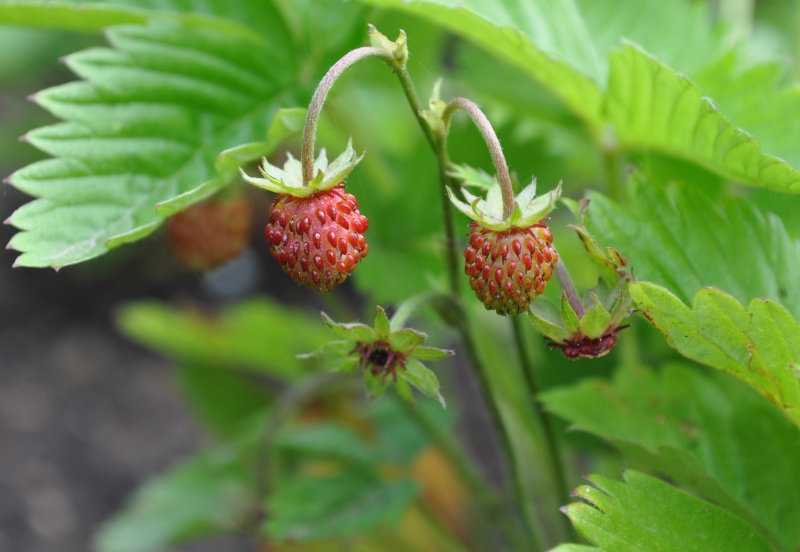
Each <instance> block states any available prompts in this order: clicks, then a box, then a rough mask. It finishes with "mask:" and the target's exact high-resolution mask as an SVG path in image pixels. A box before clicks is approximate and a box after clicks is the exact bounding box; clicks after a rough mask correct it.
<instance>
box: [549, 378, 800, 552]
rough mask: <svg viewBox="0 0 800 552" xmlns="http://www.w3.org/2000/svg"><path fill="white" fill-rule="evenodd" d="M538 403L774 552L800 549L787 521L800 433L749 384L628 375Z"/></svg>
mask: <svg viewBox="0 0 800 552" xmlns="http://www.w3.org/2000/svg"><path fill="white" fill-rule="evenodd" d="M542 401H543V402H544V404H545V405H546V407H547V409H548V410H549V411H551V412H554V413H556V414H558V415H559V416H561V417H563V418H565V419H566V420H568V421H569V422H570V424H571V425H572V428H573V429H578V430H581V431H587V432H590V433H593V434H595V435H597V436H599V437H601V438H603V439H606V440H607V441H609V442H610V443H611V444H612V445H613V446H615V447H617V448H618V449H619V450H620V451H622V452H623V453H625V454H626V455H627V457H628V458H629V459H631V460H632V461H633V462H634V463H635V465H637V466H639V467H646V468H648V469H649V470H652V471H654V472H656V473H659V474H663V475H666V476H667V477H669V478H670V479H671V480H673V481H675V482H676V483H678V484H680V485H681V486H683V487H685V488H688V489H689V490H691V491H693V492H695V493H697V494H698V495H700V496H703V497H705V498H707V499H709V500H711V501H712V502H714V503H715V504H718V505H720V506H722V507H724V508H726V509H728V510H730V511H731V512H733V513H735V514H736V515H738V516H740V517H741V518H742V519H745V520H747V521H749V522H750V523H751V524H753V525H754V526H755V527H756V528H758V529H759V530H760V531H761V533H762V534H763V535H764V536H765V538H767V539H768V540H770V541H771V542H773V543H777V547H778V548H780V549H786V550H793V549H795V548H796V547H797V546H798V545H799V544H800V527H798V526H797V525H796V524H795V523H793V522H792V521H790V520H793V519H796V518H797V516H798V515H800V464H799V463H797V462H794V461H792V460H789V459H792V458H797V457H800V430H798V428H797V427H795V426H794V425H793V424H792V423H791V422H790V421H789V420H787V419H786V418H785V417H784V416H782V415H781V413H780V412H779V411H778V410H777V409H776V408H775V407H774V406H772V405H771V404H769V402H768V401H767V400H765V399H764V398H763V397H761V396H759V395H758V394H757V393H755V392H753V391H752V390H750V389H748V388H747V387H746V386H745V385H744V384H742V383H740V382H737V381H736V380H734V379H733V378H729V377H727V376H723V375H716V377H710V376H709V375H707V374H705V373H703V372H701V371H699V370H697V369H696V368H694V367H691V366H684V365H677V364H675V365H668V366H665V367H664V368H663V370H662V371H660V372H654V371H651V370H648V369H644V368H638V367H625V368H623V369H620V370H618V371H617V373H616V374H615V376H614V381H613V382H608V381H604V380H588V381H583V382H581V383H580V384H578V385H575V386H573V387H567V388H560V389H554V390H551V391H548V392H545V393H544V394H543V396H542ZM756 421H757V422H756ZM756 443H757V445H756Z"/></svg>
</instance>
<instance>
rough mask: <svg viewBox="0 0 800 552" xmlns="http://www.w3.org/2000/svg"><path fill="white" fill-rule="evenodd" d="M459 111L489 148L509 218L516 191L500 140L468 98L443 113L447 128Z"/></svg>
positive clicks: (506, 215) (451, 103)
mask: <svg viewBox="0 0 800 552" xmlns="http://www.w3.org/2000/svg"><path fill="white" fill-rule="evenodd" d="M458 109H461V110H463V111H465V112H466V113H467V114H468V115H469V116H470V117H471V118H472V120H473V122H474V123H475V126H477V127H478V130H479V131H480V133H481V136H483V139H484V141H485V142H486V146H487V147H488V148H489V153H490V154H491V156H492V163H494V170H495V172H496V173H497V180H498V182H499V183H500V190H501V191H502V194H503V218H506V219H507V218H508V217H510V216H511V214H512V213H513V212H514V189H513V187H512V186H511V175H510V174H509V173H508V164H507V163H506V158H505V156H504V155H503V148H502V147H501V146H500V140H499V139H498V138H497V134H495V132H494V129H493V128H492V124H491V123H490V122H489V119H487V118H486V115H484V114H483V111H481V110H480V108H479V107H478V106H477V105H475V104H474V103H473V102H471V101H470V100H468V99H466V98H455V99H454V100H452V101H451V102H450V103H449V104H447V107H445V109H444V112H443V113H442V121H443V122H444V124H445V128H447V127H448V126H449V124H450V118H451V117H452V116H453V113H455V112H456V111H457V110H458Z"/></svg>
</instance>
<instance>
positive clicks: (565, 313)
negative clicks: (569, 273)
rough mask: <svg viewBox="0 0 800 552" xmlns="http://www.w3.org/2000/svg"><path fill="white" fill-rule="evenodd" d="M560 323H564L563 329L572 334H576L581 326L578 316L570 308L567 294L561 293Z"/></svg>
mask: <svg viewBox="0 0 800 552" xmlns="http://www.w3.org/2000/svg"><path fill="white" fill-rule="evenodd" d="M561 321H562V322H563V323H564V327H566V328H567V329H568V330H569V331H570V332H572V333H575V332H577V331H578V329H579V328H580V325H581V321H580V318H578V314H577V313H576V312H575V310H574V309H573V308H572V305H570V304H569V299H567V294H566V293H563V292H562V293H561Z"/></svg>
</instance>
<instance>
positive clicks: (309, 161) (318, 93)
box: [300, 46, 393, 185]
mask: <svg viewBox="0 0 800 552" xmlns="http://www.w3.org/2000/svg"><path fill="white" fill-rule="evenodd" d="M369 57H377V58H381V59H383V60H384V61H386V62H388V63H389V64H390V65H391V64H392V61H393V58H392V56H391V54H389V53H388V52H387V51H386V50H381V49H380V48H373V47H371V46H364V47H363V48H356V49H355V50H353V51H351V52H348V53H347V54H345V56H344V57H342V59H340V60H339V61H337V62H336V63H335V64H334V65H333V67H331V68H330V69H329V70H328V72H327V73H325V76H324V77H322V80H321V81H320V82H319V85H318V86H317V89H316V90H315V91H314V96H313V97H312V98H311V104H309V106H308V115H306V124H305V126H304V127H303V145H302V148H301V151H300V163H301V165H302V166H303V184H305V185H308V183H309V182H311V180H313V178H314V141H315V140H316V136H317V122H318V121H319V115H320V113H322V106H323V105H324V104H325V98H326V97H327V96H328V92H329V91H330V89H331V88H332V87H333V83H334V82H336V79H338V78H339V77H340V76H341V74H342V73H344V72H345V71H346V70H347V69H348V68H349V67H350V66H351V65H353V64H355V63H356V62H358V61H361V60H362V59H366V58H369Z"/></svg>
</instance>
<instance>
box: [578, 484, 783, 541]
mask: <svg viewBox="0 0 800 552" xmlns="http://www.w3.org/2000/svg"><path fill="white" fill-rule="evenodd" d="M624 477H625V482H624V483H623V482H620V481H614V480H612V479H607V478H605V477H601V476H599V475H592V476H590V477H589V481H590V482H591V483H593V484H594V486H591V485H582V486H580V487H578V488H577V489H576V490H575V491H574V493H573V494H574V496H576V497H579V498H582V499H583V500H584V501H585V502H576V503H572V504H570V505H569V506H567V507H566V508H565V509H564V511H565V513H566V514H567V517H569V519H570V520H571V521H572V523H573V525H574V526H575V528H576V529H577V530H578V531H579V532H580V533H581V534H582V535H583V536H584V537H586V538H587V539H588V540H589V542H591V543H592V544H594V545H596V546H598V547H599V548H600V550H607V551H608V552H628V551H635V552H640V551H643V550H659V551H662V552H708V551H709V550H737V551H740V552H770V551H771V550H772V549H771V548H770V546H769V545H768V544H767V542H766V541H765V540H764V539H763V538H762V537H761V535H759V533H758V532H757V531H756V530H755V529H754V528H753V527H752V526H751V525H749V524H747V523H746V522H744V521H742V519H740V518H738V517H736V516H735V515H733V514H731V513H730V512H728V511H726V510H724V509H722V508H719V507H717V506H715V505H713V504H711V503H710V502H706V501H704V500H700V499H699V498H695V497H693V496H692V495H689V494H687V493H685V492H683V491H680V490H678V489H676V488H675V487H672V486H671V485H669V484H667V483H665V482H663V481H661V480H660V479H656V478H654V477H650V476H648V475H645V474H643V473H639V472H635V471H630V470H629V471H626V472H625V473H624Z"/></svg>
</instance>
